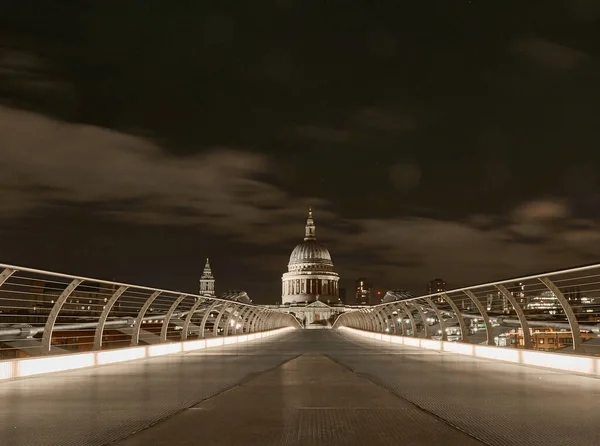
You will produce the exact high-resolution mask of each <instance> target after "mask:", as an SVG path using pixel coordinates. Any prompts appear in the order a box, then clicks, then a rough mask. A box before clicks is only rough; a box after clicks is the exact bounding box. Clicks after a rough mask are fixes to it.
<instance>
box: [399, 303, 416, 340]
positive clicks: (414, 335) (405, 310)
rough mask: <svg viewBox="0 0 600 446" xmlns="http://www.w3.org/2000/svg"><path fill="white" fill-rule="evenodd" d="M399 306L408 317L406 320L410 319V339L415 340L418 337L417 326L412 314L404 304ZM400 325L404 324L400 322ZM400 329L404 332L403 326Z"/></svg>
mask: <svg viewBox="0 0 600 446" xmlns="http://www.w3.org/2000/svg"><path fill="white" fill-rule="evenodd" d="M400 306H401V307H402V309H403V310H404V312H405V313H406V315H407V316H408V319H410V326H411V328H412V337H413V338H417V337H418V336H417V324H416V323H415V318H414V317H413V314H412V313H411V311H410V310H409V309H408V307H407V306H406V304H405V303H404V302H400ZM402 323H404V320H403V321H402ZM402 329H403V330H404V325H403V326H402Z"/></svg>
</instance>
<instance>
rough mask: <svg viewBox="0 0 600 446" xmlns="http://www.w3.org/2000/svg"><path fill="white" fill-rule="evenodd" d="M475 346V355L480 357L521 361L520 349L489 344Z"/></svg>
mask: <svg viewBox="0 0 600 446" xmlns="http://www.w3.org/2000/svg"><path fill="white" fill-rule="evenodd" d="M474 347H475V356H476V357H478V358H486V359H499V360H501V361H509V362H519V350H517V349H516V348H502V347H492V346H489V345H475V346H474Z"/></svg>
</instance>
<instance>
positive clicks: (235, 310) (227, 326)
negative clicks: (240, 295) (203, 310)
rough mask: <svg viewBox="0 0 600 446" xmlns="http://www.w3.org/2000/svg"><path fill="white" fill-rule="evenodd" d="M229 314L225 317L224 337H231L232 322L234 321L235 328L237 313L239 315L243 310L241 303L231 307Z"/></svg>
mask: <svg viewBox="0 0 600 446" xmlns="http://www.w3.org/2000/svg"><path fill="white" fill-rule="evenodd" d="M229 308H230V310H229V314H226V315H225V326H224V328H223V336H229V334H230V331H231V330H230V328H233V327H232V326H231V321H234V324H233V325H234V326H235V319H236V317H237V316H236V313H237V314H238V315H239V311H240V309H241V308H242V305H241V304H239V303H236V304H232V306H231V307H229Z"/></svg>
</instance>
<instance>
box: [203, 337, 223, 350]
mask: <svg viewBox="0 0 600 446" xmlns="http://www.w3.org/2000/svg"><path fill="white" fill-rule="evenodd" d="M220 345H223V338H210V339H207V340H206V347H207V348H210V347H218V346H220Z"/></svg>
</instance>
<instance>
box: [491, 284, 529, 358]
mask: <svg viewBox="0 0 600 446" xmlns="http://www.w3.org/2000/svg"><path fill="white" fill-rule="evenodd" d="M496 288H497V289H498V291H500V292H501V293H502V295H503V296H504V297H505V298H506V300H508V301H509V302H510V304H511V305H512V307H513V308H514V309H515V312H516V313H517V317H518V318H519V323H520V324H521V330H522V331H523V347H525V348H526V349H530V350H531V349H533V342H532V341H531V332H530V331H529V324H528V323H527V318H526V317H525V313H524V312H523V309H522V308H521V306H520V305H519V302H517V300H516V299H515V298H514V296H513V295H512V293H511V292H510V291H508V289H507V288H506V287H505V286H504V285H496Z"/></svg>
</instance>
